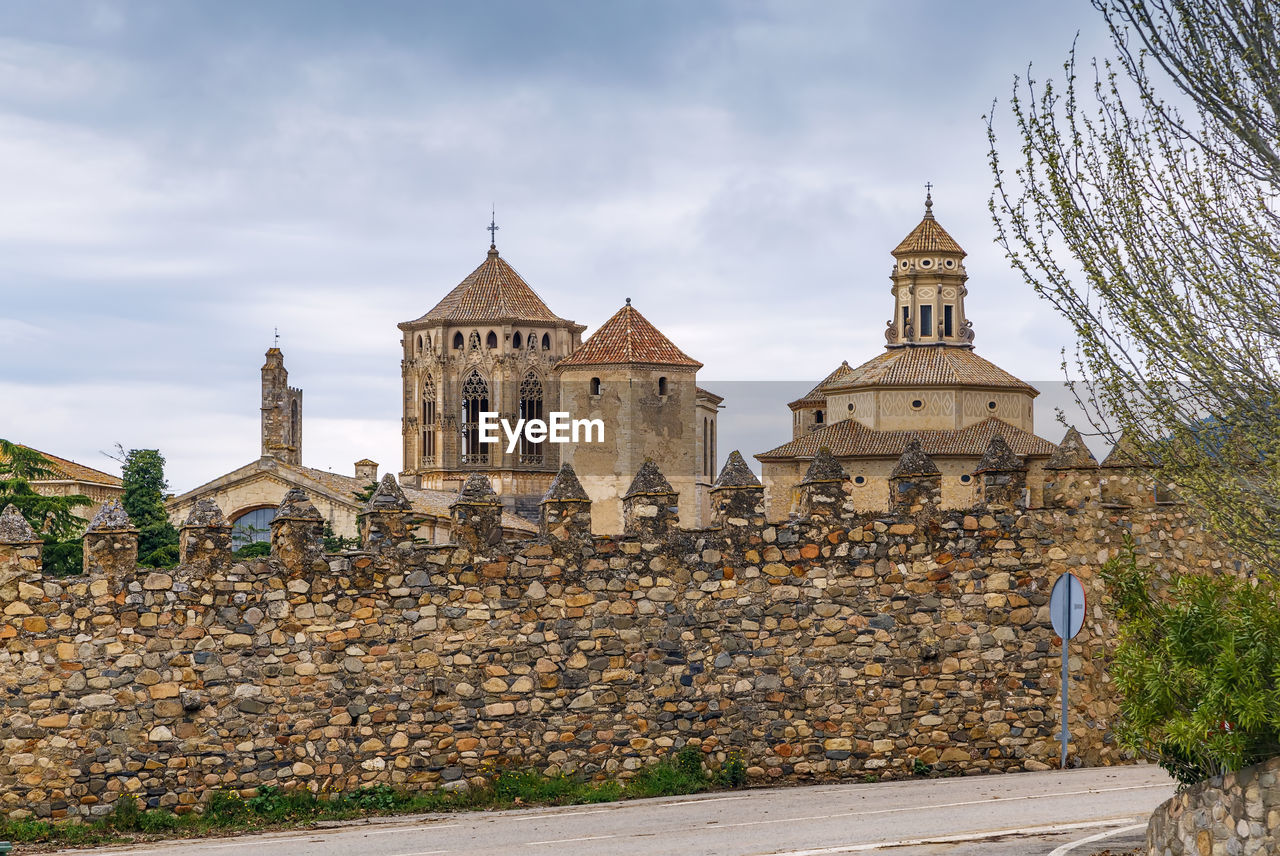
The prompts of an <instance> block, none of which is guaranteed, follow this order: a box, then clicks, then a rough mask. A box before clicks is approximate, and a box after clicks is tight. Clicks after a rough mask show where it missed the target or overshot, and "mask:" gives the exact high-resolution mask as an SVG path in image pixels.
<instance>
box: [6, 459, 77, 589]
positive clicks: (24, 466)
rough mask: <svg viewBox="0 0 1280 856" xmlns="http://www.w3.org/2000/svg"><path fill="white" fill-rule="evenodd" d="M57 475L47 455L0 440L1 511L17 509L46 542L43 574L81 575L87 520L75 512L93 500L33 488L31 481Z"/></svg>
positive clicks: (59, 575)
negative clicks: (45, 493) (52, 493)
mask: <svg viewBox="0 0 1280 856" xmlns="http://www.w3.org/2000/svg"><path fill="white" fill-rule="evenodd" d="M56 476H57V473H56V472H54V470H53V469H52V464H51V463H50V462H49V460H48V459H47V458H45V457H44V455H41V454H40V453H39V452H37V451H35V450H34V449H28V448H26V447H25V446H19V445H18V444H17V443H11V442H9V441H8V440H0V511H2V510H4V508H5V507H6V506H8V505H13V506H14V507H15V508H16V509H18V513H19V514H21V515H22V516H23V517H24V518H26V521H27V522H28V523H30V524H31V528H32V529H34V530H35V531H36V532H37V533H38V534H39V535H40V536H41V538H42V539H43V540H44V572H45V573H46V574H48V575H50V576H56V577H64V576H70V575H71V574H78V573H80V570H81V568H82V565H83V561H82V559H81V556H82V553H81V546H80V536H81V535H82V534H83V533H84V521H83V520H81V519H80V518H79V517H77V516H76V515H75V509H77V508H83V507H85V506H87V505H92V504H93V501H92V500H91V499H89V497H87V496H84V495H82V494H78V493H77V494H71V495H69V496H43V495H42V494H39V493H36V491H35V489H34V488H32V487H31V482H32V481H36V480H39V479H47V478H55V477H56Z"/></svg>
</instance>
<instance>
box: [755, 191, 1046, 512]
mask: <svg viewBox="0 0 1280 856" xmlns="http://www.w3.org/2000/svg"><path fill="white" fill-rule="evenodd" d="M892 255H893V259H894V265H893V270H892V272H891V274H890V280H891V292H892V303H893V305H892V313H893V314H892V316H891V318H890V320H889V322H888V325H887V327H886V329H885V339H886V340H887V341H886V345H885V351H884V353H882V354H880V355H879V356H876V357H874V358H872V359H870V360H868V361H866V362H865V363H862V364H861V365H859V366H856V367H854V366H850V365H849V363H848V362H844V363H841V365H839V366H838V367H836V369H835V370H834V371H832V372H831V373H830V374H829V375H827V377H826V378H824V379H823V380H822V382H820V383H819V384H818V385H817V386H815V387H814V388H813V389H812V390H810V391H809V393H808V394H806V395H805V396H803V397H802V398H799V399H797V400H796V401H793V402H791V404H790V408H791V411H792V439H791V440H790V442H787V443H784V444H782V445H781V446H778V447H776V448H774V449H770V450H769V451H767V452H762V453H761V454H758V455H756V456H755V457H756V459H757V460H759V461H760V462H761V464H762V467H763V471H764V484H765V491H766V502H767V508H768V514H769V517H770V518H771V519H774V520H778V519H782V518H785V517H786V516H787V514H788V513H789V512H791V511H793V510H795V504H796V488H797V486H798V485H799V483H800V481H801V479H802V478H803V477H804V473H805V470H806V469H807V468H808V466H809V463H810V462H811V461H812V460H813V457H814V455H816V454H817V453H818V450H819V449H821V448H826V449H828V450H829V451H830V452H831V454H832V455H833V456H834V457H835V458H836V460H837V461H839V463H840V464H841V466H842V467H843V468H844V470H845V473H846V474H847V475H848V476H849V479H850V481H851V483H852V486H853V496H852V498H853V501H854V504H855V506H856V507H857V508H858V510H860V511H878V510H882V509H887V508H888V504H889V475H890V473H891V472H892V471H893V468H894V466H895V464H896V463H897V460H898V458H899V457H900V456H901V455H902V453H903V452H904V451H905V450H906V448H907V445H908V444H909V443H910V442H911V441H912V439H913V438H916V437H918V438H919V439H920V443H921V447H922V449H923V451H924V452H925V454H927V455H928V456H929V457H931V458H932V459H933V460H934V462H935V463H936V464H937V465H938V468H939V469H940V470H941V471H942V503H943V505H944V507H950V508H964V507H968V506H970V505H972V504H973V502H974V500H975V497H976V488H977V483H976V480H975V478H974V470H975V469H976V467H977V466H978V463H979V462H980V461H981V460H982V456H983V453H984V452H985V451H986V449H987V445H988V444H989V443H990V442H991V439H992V438H993V437H995V436H996V435H1001V436H1003V437H1004V439H1005V441H1006V442H1007V443H1008V444H1009V446H1010V448H1012V450H1013V452H1014V453H1015V454H1016V455H1018V456H1019V457H1021V458H1022V460H1023V462H1024V463H1025V464H1026V465H1027V469H1028V473H1027V489H1028V492H1029V495H1028V497H1027V501H1028V502H1029V503H1031V504H1036V505H1038V504H1039V503H1040V502H1041V496H1040V493H1041V491H1042V488H1043V484H1044V464H1045V463H1046V462H1047V461H1048V459H1049V457H1050V456H1051V455H1052V454H1053V453H1054V451H1055V449H1056V448H1057V447H1056V446H1055V445H1054V444H1053V443H1051V442H1050V441H1048V440H1045V439H1044V438H1042V437H1039V436H1037V435H1036V434H1035V412H1034V400H1035V398H1036V396H1037V395H1039V394H1040V393H1039V391H1038V390H1036V389H1035V387H1033V386H1031V385H1030V384H1028V383H1026V382H1025V381H1022V380H1019V379H1018V378H1016V377H1014V376H1013V375H1012V374H1010V373H1009V372H1007V371H1005V370H1004V369H1002V368H1000V367H999V366H997V365H995V364H994V363H991V362H989V361H988V360H986V359H983V358H982V357H981V356H979V355H978V354H977V353H976V352H975V351H974V347H973V340H974V332H973V323H972V322H971V321H970V320H969V318H968V315H967V314H966V312H965V304H964V299H965V296H966V295H967V294H968V289H967V287H966V285H965V283H966V281H967V280H968V274H967V273H966V272H965V269H964V257H965V255H966V253H965V251H964V250H962V249H961V248H960V245H959V244H957V243H956V241H955V240H954V239H953V238H952V237H951V236H950V235H949V234H947V232H946V230H945V229H943V228H942V225H941V224H940V223H938V221H937V219H936V218H935V217H934V215H933V199H932V197H931V196H929V197H926V199H925V213H924V218H923V219H922V220H921V221H920V224H919V225H918V226H916V227H915V229H913V230H912V231H911V233H910V234H909V235H907V237H906V238H904V239H903V240H902V242H901V243H900V244H898V246H897V247H895V248H894V250H893V253H892Z"/></svg>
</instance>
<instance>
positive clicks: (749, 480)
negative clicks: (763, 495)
mask: <svg viewBox="0 0 1280 856" xmlns="http://www.w3.org/2000/svg"><path fill="white" fill-rule="evenodd" d="M734 487H764V485H762V484H760V479H758V478H756V474H755V473H753V472H751V467H749V466H747V462H746V461H745V460H743V457H742V453H741V452H739V451H738V450H737V449H734V450H733V451H732V452H730V453H729V457H728V458H727V459H726V460H725V462H724V468H723V469H721V470H720V476H719V478H717V479H716V483H715V484H713V485H712V486H711V489H712V490H724V489H726V488H734Z"/></svg>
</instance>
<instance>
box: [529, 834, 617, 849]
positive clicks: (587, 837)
mask: <svg viewBox="0 0 1280 856" xmlns="http://www.w3.org/2000/svg"><path fill="white" fill-rule="evenodd" d="M617 837H618V836H616V835H584V836H582V837H581V838H554V839H551V840H549V841H530V842H528V843H527V844H526V845H525V846H526V847H533V846H534V845H535V844H568V843H569V842H570V841H603V840H604V839H606V838H617Z"/></svg>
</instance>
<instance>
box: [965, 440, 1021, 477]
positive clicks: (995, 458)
mask: <svg viewBox="0 0 1280 856" xmlns="http://www.w3.org/2000/svg"><path fill="white" fill-rule="evenodd" d="M1022 469H1026V464H1024V463H1023V461H1022V458H1019V457H1018V456H1017V455H1015V454H1014V453H1013V449H1011V448H1009V443H1008V442H1007V441H1006V440H1005V439H1004V435H1003V434H997V435H995V436H994V437H992V438H991V442H990V443H988V444H987V450H986V451H985V452H983V453H982V460H980V461H979V462H978V469H977V472H980V473H986V472H992V473H1011V472H1016V471H1017V470H1022Z"/></svg>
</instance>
